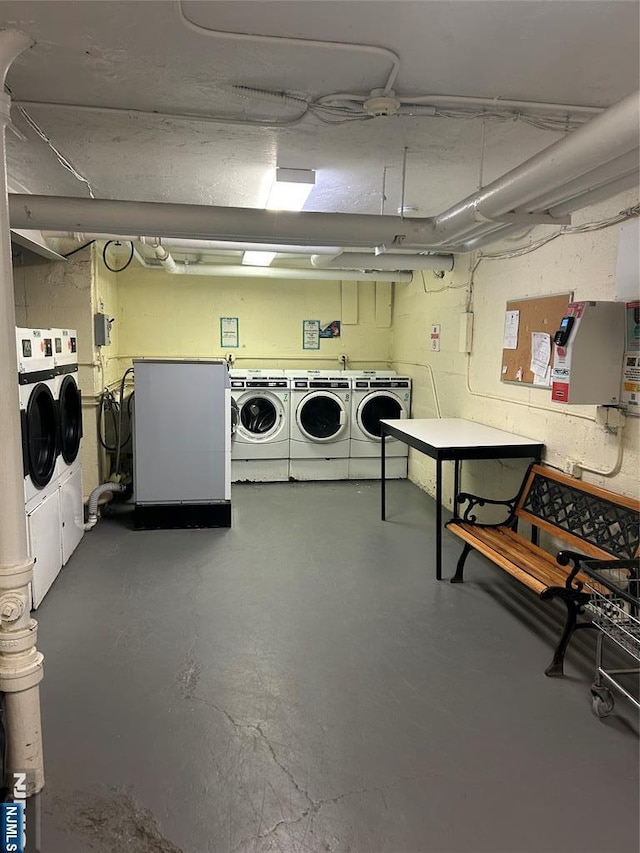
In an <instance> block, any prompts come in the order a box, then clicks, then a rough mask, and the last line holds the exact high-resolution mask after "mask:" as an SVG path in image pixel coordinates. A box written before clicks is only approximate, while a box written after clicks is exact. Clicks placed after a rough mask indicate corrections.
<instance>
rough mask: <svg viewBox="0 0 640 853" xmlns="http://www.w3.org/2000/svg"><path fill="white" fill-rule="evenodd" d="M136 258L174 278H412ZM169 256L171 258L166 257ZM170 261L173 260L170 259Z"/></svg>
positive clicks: (404, 274) (407, 281)
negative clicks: (180, 276)
mask: <svg viewBox="0 0 640 853" xmlns="http://www.w3.org/2000/svg"><path fill="white" fill-rule="evenodd" d="M134 255H135V258H136V260H137V261H139V263H141V264H142V266H143V267H145V269H150V270H161V269H164V270H165V271H166V272H168V273H171V274H173V275H204V276H211V277H223V278H277V279H294V280H296V281H301V280H310V281H374V282H375V281H395V282H400V283H403V284H410V283H411V282H412V281H413V275H412V273H411V272H409V271H404V270H403V271H401V272H376V273H369V272H363V271H359V270H331V269H328V270H319V269H310V268H305V269H300V268H294V267H251V266H243V265H242V264H237V265H236V264H234V265H229V264H188V263H179V262H177V261H174V264H175V266H174V267H171V266H169V265H167V266H163V265H162V264H150V263H148V261H147V260H146V258H144V257H143V256H142V255H141V254H140V253H139V252H137V251H135V252H134ZM169 257H171V256H169ZM172 260H173V258H172Z"/></svg>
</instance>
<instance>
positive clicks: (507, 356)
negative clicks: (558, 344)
mask: <svg viewBox="0 0 640 853" xmlns="http://www.w3.org/2000/svg"><path fill="white" fill-rule="evenodd" d="M572 298H573V295H572V294H571V293H561V294H558V295H555V296H543V297H535V298H532V299H516V300H512V301H510V302H507V306H506V309H505V321H506V320H507V318H508V319H509V320H511V322H512V340H511V341H510V344H511V346H514V345H515V349H512V348H504V349H503V350H502V365H501V371H500V378H501V379H502V381H503V382H516V383H518V384H522V385H536V386H537V387H541V388H549V387H550V386H551V380H550V379H546V380H545V379H542V378H541V377H540V376H538V377H536V375H535V374H534V373H533V371H532V370H531V369H530V368H531V357H532V354H533V353H532V335H533V333H534V332H542V333H544V334H546V335H550V337H551V352H550V363H551V364H553V351H554V346H555V345H554V343H553V336H554V334H555V333H556V331H557V330H558V329H559V328H560V321H561V320H562V318H563V316H564V315H565V314H566V312H567V306H568V305H569V303H570V302H571V300H572ZM508 312H511V314H509V313H508ZM514 312H517V316H516V315H515V313H514ZM516 322H517V334H516V333H515V331H514V328H513V326H514V325H515V323H516ZM506 343H507V329H506V327H505V339H504V340H503V344H506Z"/></svg>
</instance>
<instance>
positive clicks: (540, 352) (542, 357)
mask: <svg viewBox="0 0 640 853" xmlns="http://www.w3.org/2000/svg"><path fill="white" fill-rule="evenodd" d="M550 360H551V335H548V334H547V333H546V332H532V334H531V365H530V367H529V370H530V371H531V372H532V373H533V375H534V376H538V377H544V376H546V375H547V373H548V371H549V361H550ZM535 384H538V383H535Z"/></svg>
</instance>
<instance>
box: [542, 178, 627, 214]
mask: <svg viewBox="0 0 640 853" xmlns="http://www.w3.org/2000/svg"><path fill="white" fill-rule="evenodd" d="M634 187H636V188H637V187H638V176H637V175H636V174H631V175H625V176H624V177H622V178H618V180H617V181H613V182H612V183H610V184H606V186H602V187H595V188H594V189H591V190H588V191H587V192H584V193H582V194H581V195H579V196H576V198H572V199H571V200H570V201H566V202H564V204H558V205H556V206H555V207H551V208H550V209H549V213H551V214H552V216H565V214H567V213H573V211H574V210H580V209H581V208H583V207H587V206H589V205H591V204H598V202H600V201H606V199H608V198H611V196H613V195H618V193H622V192H624V191H625V190H631V189H633V188H634Z"/></svg>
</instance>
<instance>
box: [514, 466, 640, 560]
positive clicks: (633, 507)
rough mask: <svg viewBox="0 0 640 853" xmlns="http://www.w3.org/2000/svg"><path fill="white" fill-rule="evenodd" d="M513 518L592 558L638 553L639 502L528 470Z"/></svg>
mask: <svg viewBox="0 0 640 853" xmlns="http://www.w3.org/2000/svg"><path fill="white" fill-rule="evenodd" d="M515 514H516V515H517V516H518V518H521V519H522V520H523V521H528V522H529V523H530V524H533V525H535V526H536V527H539V528H540V529H541V530H546V531H547V532H549V533H551V534H553V535H554V536H557V537H558V538H560V539H562V540H563V541H565V542H567V543H569V544H570V545H572V546H573V547H574V548H575V549H576V550H578V551H581V552H582V553H585V554H588V555H590V556H592V557H598V558H602V559H607V558H609V559H610V558H611V557H615V558H617V559H630V558H631V557H636V556H638V554H639V553H640V501H637V500H636V499H635V498H628V497H625V496H623V495H616V494H615V493H614V492H609V491H607V490H606V489H601V488H599V487H598V486H592V485H591V484H590V483H583V482H582V481H581V480H576V479H575V478H574V477H569V476H568V475H567V474H561V473H560V472H559V471H553V470H552V469H550V468H543V467H542V466H541V465H532V466H531V468H530V469H529V474H528V477H527V478H526V481H525V483H524V485H523V488H522V491H521V493H520V496H519V498H518V503H517V506H516V512H515Z"/></svg>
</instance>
